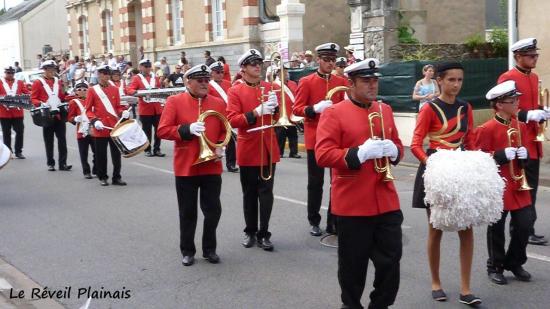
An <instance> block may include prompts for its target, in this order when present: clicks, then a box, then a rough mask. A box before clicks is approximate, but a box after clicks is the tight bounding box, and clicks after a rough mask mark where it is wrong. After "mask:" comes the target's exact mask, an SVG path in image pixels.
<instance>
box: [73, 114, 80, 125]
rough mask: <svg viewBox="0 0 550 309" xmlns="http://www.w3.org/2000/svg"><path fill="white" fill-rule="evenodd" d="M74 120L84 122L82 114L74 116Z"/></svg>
mask: <svg viewBox="0 0 550 309" xmlns="http://www.w3.org/2000/svg"><path fill="white" fill-rule="evenodd" d="M74 122H77V123H78V122H82V116H81V115H78V116H75V117H74Z"/></svg>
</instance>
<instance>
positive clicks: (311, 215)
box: [307, 150, 335, 227]
mask: <svg viewBox="0 0 550 309" xmlns="http://www.w3.org/2000/svg"><path fill="white" fill-rule="evenodd" d="M324 178H325V168H324V167H320V166H319V165H317V160H315V152H314V151H313V150H308V151H307V219H308V220H309V224H311V225H315V226H317V225H319V223H321V214H319V211H320V210H321V202H322V200H323V184H324ZM329 195H330V194H329ZM334 223H335V220H334V218H333V216H332V214H331V212H330V197H329V202H328V211H327V227H330V226H333V225H334Z"/></svg>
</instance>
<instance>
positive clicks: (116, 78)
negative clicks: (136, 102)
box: [109, 68, 126, 97]
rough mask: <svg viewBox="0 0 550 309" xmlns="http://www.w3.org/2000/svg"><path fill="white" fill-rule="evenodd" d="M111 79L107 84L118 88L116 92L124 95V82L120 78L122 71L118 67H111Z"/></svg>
mask: <svg viewBox="0 0 550 309" xmlns="http://www.w3.org/2000/svg"><path fill="white" fill-rule="evenodd" d="M111 70H112V71H111V80H109V84H111V86H115V87H116V88H117V89H118V94H119V95H120V96H121V97H123V96H125V95H126V82H125V81H124V80H123V79H122V73H121V72H120V71H119V70H118V69H113V68H111Z"/></svg>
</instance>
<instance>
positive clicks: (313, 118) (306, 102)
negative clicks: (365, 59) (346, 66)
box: [293, 73, 348, 150]
mask: <svg viewBox="0 0 550 309" xmlns="http://www.w3.org/2000/svg"><path fill="white" fill-rule="evenodd" d="M328 76H330V78H329V79H328V81H327V80H326V79H324V78H322V77H321V76H320V75H319V74H318V73H314V74H310V75H308V76H306V77H303V78H301V79H300V82H299V83H298V89H297V90H296V103H295V104H294V110H293V113H294V115H296V116H301V117H305V119H304V137H305V144H306V149H307V150H313V148H314V147H315V132H316V131H317V124H318V123H319V114H317V113H315V111H314V110H313V105H315V104H317V103H319V101H322V100H324V99H325V97H326V95H327V92H328V91H329V90H330V89H332V88H334V87H337V86H348V81H347V80H346V79H344V78H341V77H338V76H334V75H332V74H328ZM343 100H344V92H343V91H342V92H338V93H336V94H335V95H333V96H332V102H333V103H335V104H336V103H338V102H340V101H343Z"/></svg>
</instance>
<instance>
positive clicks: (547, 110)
mask: <svg viewBox="0 0 550 309" xmlns="http://www.w3.org/2000/svg"><path fill="white" fill-rule="evenodd" d="M544 113H545V114H546V115H545V116H546V120H548V119H550V107H545V108H544Z"/></svg>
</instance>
